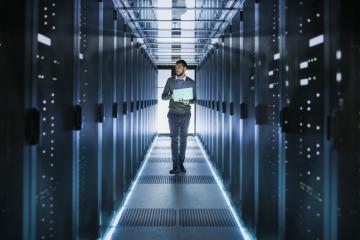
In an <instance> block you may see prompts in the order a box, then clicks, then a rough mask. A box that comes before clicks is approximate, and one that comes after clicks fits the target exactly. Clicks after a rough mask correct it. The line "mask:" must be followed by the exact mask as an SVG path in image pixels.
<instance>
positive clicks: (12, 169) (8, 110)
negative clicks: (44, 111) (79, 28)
mask: <svg viewBox="0 0 360 240" xmlns="http://www.w3.org/2000/svg"><path fill="white" fill-rule="evenodd" d="M0 8H1V10H2V12H3V13H2V14H1V15H0V19H1V25H0V64H1V69H0V73H1V88H0V109H1V110H0V139H1V144H0V188H1V190H2V191H1V193H0V205H1V213H0V224H1V228H0V229H1V230H0V234H1V236H2V237H3V238H5V239H20V238H22V237H23V236H32V238H35V235H34V234H35V231H31V224H33V226H37V224H36V223H37V221H36V214H34V213H33V212H30V211H29V208H30V207H31V206H33V205H36V203H35V196H36V194H37V189H36V188H30V186H32V185H31V183H34V184H36V179H35V177H36V176H33V174H32V169H33V168H32V167H33V166H35V164H36V162H34V161H35V160H34V158H35V156H36V155H37V154H38V153H37V149H38V145H30V144H35V143H38V141H39V137H40V134H39V131H40V129H39V127H40V114H39V110H38V102H37V99H36V98H32V91H31V89H34V87H33V85H34V84H35V82H34V81H31V82H30V81H29V75H30V74H31V72H32V66H33V65H34V63H35V62H36V58H35V51H36V48H35V47H36V46H37V44H38V43H37V35H36V34H35V32H36V31H33V30H32V29H31V28H32V20H33V18H34V16H36V14H37V9H33V8H32V6H31V4H30V1H15V2H14V1H12V2H11V1H9V2H8V1H2V2H1V3H0ZM13 9H17V11H16V12H13ZM29 28H30V30H29V31H25V30H26V29H29ZM30 109H31V110H30ZM26 126H27V127H26ZM32 126H33V127H32ZM10 182H11V184H10Z"/></svg>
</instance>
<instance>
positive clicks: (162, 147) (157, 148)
mask: <svg viewBox="0 0 360 240" xmlns="http://www.w3.org/2000/svg"><path fill="white" fill-rule="evenodd" d="M159 149H162V150H164V149H165V150H166V149H169V150H170V149H171V146H155V147H154V150H159ZM186 149H197V150H200V147H198V146H186Z"/></svg>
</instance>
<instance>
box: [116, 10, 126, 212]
mask: <svg viewBox="0 0 360 240" xmlns="http://www.w3.org/2000/svg"><path fill="white" fill-rule="evenodd" d="M115 13H116V12H115ZM115 18H116V21H115V35H116V38H115V40H114V41H115V57H114V58H115V59H116V60H115V61H114V64H115V67H114V78H115V87H114V98H115V101H116V102H115V106H114V110H116V112H117V114H114V117H116V121H115V123H114V124H115V125H114V131H115V132H116V138H115V140H114V141H115V142H116V148H115V153H114V155H115V156H116V157H115V163H114V171H115V173H114V174H115V179H114V183H113V189H114V195H115V196H114V202H115V203H114V205H115V206H116V207H118V206H120V204H121V202H122V200H123V198H124V196H125V190H126V186H125V156H124V154H125V146H124V145H125V143H126V141H125V133H126V128H125V127H124V125H125V114H124V109H123V108H124V104H126V99H125V94H126V93H125V84H126V77H125V71H126V69H125V53H126V50H125V42H124V40H125V33H124V30H125V29H124V28H125V24H124V19H123V18H122V17H121V16H120V15H119V14H118V13H116V14H115Z"/></svg>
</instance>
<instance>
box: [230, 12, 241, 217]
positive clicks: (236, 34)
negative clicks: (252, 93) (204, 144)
mask: <svg viewBox="0 0 360 240" xmlns="http://www.w3.org/2000/svg"><path fill="white" fill-rule="evenodd" d="M240 30H241V29H240V11H239V12H238V13H237V14H236V15H235V16H234V18H233V19H232V31H233V33H232V47H231V51H232V61H231V64H230V67H231V69H230V71H231V79H230V81H231V87H230V92H231V95H232V99H231V102H230V109H229V111H230V118H231V129H230V134H231V144H230V145H231V150H230V154H231V159H232V161H231V165H230V169H231V186H230V191H231V194H232V196H233V200H234V203H235V206H236V208H238V210H239V209H240V208H239V206H240V192H241V189H240V178H241V175H240V123H239V121H240V111H239V110H240V109H239V106H240V104H239V103H240V73H241V65H240Z"/></svg>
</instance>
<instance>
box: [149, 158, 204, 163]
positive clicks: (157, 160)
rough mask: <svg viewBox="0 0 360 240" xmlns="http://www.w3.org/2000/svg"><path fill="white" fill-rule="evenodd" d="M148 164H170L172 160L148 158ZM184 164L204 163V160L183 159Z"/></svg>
mask: <svg viewBox="0 0 360 240" xmlns="http://www.w3.org/2000/svg"><path fill="white" fill-rule="evenodd" d="M149 162H169V163H172V158H149ZM185 163H205V158H185Z"/></svg>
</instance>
